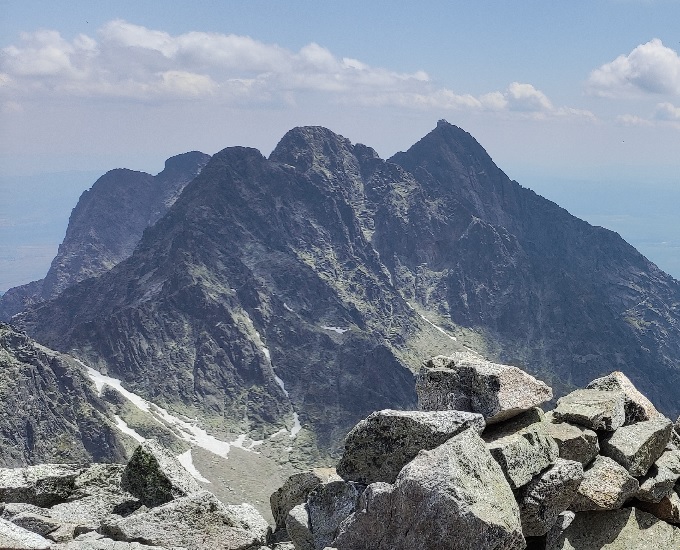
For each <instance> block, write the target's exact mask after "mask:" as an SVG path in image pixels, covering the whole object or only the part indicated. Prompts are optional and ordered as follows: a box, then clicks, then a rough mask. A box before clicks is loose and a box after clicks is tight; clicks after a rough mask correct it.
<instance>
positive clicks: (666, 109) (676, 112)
mask: <svg viewBox="0 0 680 550" xmlns="http://www.w3.org/2000/svg"><path fill="white" fill-rule="evenodd" d="M654 118H655V119H657V120H670V121H674V122H678V121H680V107H676V106H675V105H673V104H672V103H659V104H658V105H657V106H656V111H655V113H654Z"/></svg>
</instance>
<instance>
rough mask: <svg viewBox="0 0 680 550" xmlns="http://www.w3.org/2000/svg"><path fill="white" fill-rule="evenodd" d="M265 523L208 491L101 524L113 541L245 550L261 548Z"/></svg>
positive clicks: (255, 514) (247, 508) (249, 508)
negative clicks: (225, 503)
mask: <svg viewBox="0 0 680 550" xmlns="http://www.w3.org/2000/svg"><path fill="white" fill-rule="evenodd" d="M268 527H269V526H268V525H267V522H266V521H265V519H264V518H263V517H262V516H261V515H260V514H259V512H258V511H257V510H255V508H253V507H252V506H251V505H249V504H241V505H238V506H234V505H232V506H227V505H224V504H222V503H221V502H220V501H219V500H217V498H216V497H215V495H213V494H212V493H210V492H208V491H201V492H199V493H192V494H191V495H189V496H186V497H181V498H178V499H176V500H173V501H172V502H168V503H167V504H164V505H162V506H159V507H157V508H154V509H152V510H149V511H147V512H143V513H138V514H133V515H130V516H128V517H125V518H116V516H112V517H111V518H109V519H107V520H105V521H104V522H102V526H101V529H100V532H101V533H102V534H104V535H107V536H109V537H111V538H113V539H117V540H122V541H126V542H142V543H144V544H149V545H151V546H166V547H173V546H182V547H185V548H187V549H188V550H204V549H205V548H211V549H214V550H245V549H250V548H251V547H253V546H257V545H258V544H259V545H263V544H264V543H265V538H266V534H267V529H268Z"/></svg>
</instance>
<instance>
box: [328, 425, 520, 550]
mask: <svg viewBox="0 0 680 550" xmlns="http://www.w3.org/2000/svg"><path fill="white" fill-rule="evenodd" d="M462 534H464V536H462ZM333 546H334V547H335V548H337V549H338V550H369V549H370V550H413V549H415V548H427V549H428V550H444V549H446V550H459V549H464V548H465V549H470V548H488V549H498V550H500V549H503V550H515V549H520V548H524V546H525V542H524V537H523V536H522V531H521V524H520V520H519V509H518V507H517V503H516V502H515V499H514V496H513V494H512V491H511V490H510V487H509V485H508V484H507V482H506V481H505V478H504V475H503V472H502V471H501V469H500V467H499V466H498V464H497V463H496V461H495V460H494V459H493V457H492V456H491V454H490V453H489V451H488V449H487V448H486V445H485V443H484V441H483V440H482V439H481V438H480V437H479V435H478V434H477V433H476V431H475V430H474V429H468V430H465V431H464V432H462V433H461V434H458V435H456V436H454V437H453V438H451V439H450V440H449V441H447V442H446V443H443V444H442V445H440V446H439V447H437V448H435V449H433V450H431V451H421V452H420V453H419V454H418V456H417V457H416V458H415V459H414V460H412V461H411V462H410V463H409V464H407V465H406V466H405V467H404V468H403V469H402V471H401V472H400V473H399V476H398V477H397V480H396V482H395V484H394V485H389V484H387V483H374V484H372V485H370V486H369V487H368V488H367V489H366V491H365V493H364V496H363V497H362V498H361V500H360V506H359V507H358V509H357V511H356V512H355V513H354V514H352V515H351V516H349V518H347V519H346V520H345V521H344V522H343V523H342V525H341V526H340V530H339V532H338V536H337V537H336V539H335V542H334V543H333Z"/></svg>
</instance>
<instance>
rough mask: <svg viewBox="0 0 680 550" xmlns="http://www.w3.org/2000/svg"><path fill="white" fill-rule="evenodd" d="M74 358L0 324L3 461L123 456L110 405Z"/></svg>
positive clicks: (17, 463) (21, 462) (0, 460)
mask: <svg viewBox="0 0 680 550" xmlns="http://www.w3.org/2000/svg"><path fill="white" fill-rule="evenodd" d="M72 361H73V360H72V359H71V358H69V357H68V356H62V355H61V354H59V353H56V352H53V351H51V350H48V349H46V348H43V347H42V346H38V345H37V344H36V343H35V342H34V341H32V340H31V339H30V338H28V337H27V336H26V335H25V334H22V333H20V332H17V331H16V330H14V329H13V328H12V327H10V326H9V325H5V324H3V323H0V414H1V415H2V422H0V466H10V467H14V466H23V465H25V464H36V463H38V462H68V461H71V462H86V461H92V460H99V461H120V460H123V459H124V458H125V449H124V448H123V445H122V443H121V440H120V436H119V434H118V432H117V430H116V429H115V428H114V426H113V425H112V424H111V422H110V420H109V418H110V416H109V415H108V413H107V408H106V404H105V403H104V402H103V401H102V400H101V399H100V398H99V397H98V396H97V395H96V394H95V393H94V389H93V387H92V386H91V383H90V381H89V380H88V379H87V377H86V375H85V374H84V373H83V372H82V371H81V369H80V368H79V367H78V366H76V365H74V364H73V363H72Z"/></svg>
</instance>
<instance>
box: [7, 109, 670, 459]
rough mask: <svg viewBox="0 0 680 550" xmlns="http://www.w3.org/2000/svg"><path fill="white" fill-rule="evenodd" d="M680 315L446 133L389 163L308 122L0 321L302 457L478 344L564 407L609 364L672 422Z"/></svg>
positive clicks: (194, 185)
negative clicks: (98, 270)
mask: <svg viewBox="0 0 680 550" xmlns="http://www.w3.org/2000/svg"><path fill="white" fill-rule="evenodd" d="M679 316H680V286H679V283H678V282H677V281H675V280H673V279H672V278H671V277H669V276H667V275H666V274H664V273H663V272H661V271H660V270H659V269H658V268H656V266H654V265H653V264H651V263H650V262H648V261H647V260H646V259H645V258H644V257H642V256H641V255H640V254H639V253H637V252H636V251H635V250H634V249H633V248H632V247H630V246H629V245H628V244H626V243H625V242H624V241H623V240H622V239H620V237H618V235H616V234H615V233H612V232H610V231H607V230H605V229H602V228H596V227H592V226H590V225H588V224H587V223H585V222H583V221H581V220H578V219H576V218H574V217H573V216H571V215H569V214H568V213H567V212H566V211H564V210H562V209H560V208H559V207H558V206H556V205H555V204H553V203H551V202H550V201H547V200H545V199H543V198H541V197H539V196H538V195H535V194H534V193H533V192H531V191H529V190H527V189H524V188H522V187H521V186H520V185H519V184H518V183H516V182H513V181H511V180H510V179H509V178H508V177H507V176H506V175H505V174H504V173H503V172H502V171H501V170H500V169H499V168H498V167H496V166H495V165H494V164H493V161H492V160H491V159H490V157H489V156H488V154H486V152H485V151H484V149H483V148H482V147H481V146H480V145H479V144H478V143H477V142H476V141H475V140H474V138H472V137H471V136H470V135H469V134H467V133H466V132H464V131H463V130H461V129H460V128H457V127H455V126H452V125H450V124H448V123H446V122H444V121H440V123H439V124H438V125H437V127H436V128H435V129H434V130H433V131H432V132H431V133H430V134H428V135H427V136H425V137H424V138H423V139H422V140H421V141H420V142H418V143H417V144H416V145H414V146H413V147H412V148H411V149H409V150H408V151H406V152H405V153H399V154H398V155H395V156H394V157H393V158H392V159H389V160H388V161H385V160H382V159H380V158H379V157H378V155H377V154H376V153H375V151H373V150H372V149H370V148H369V147H367V146H365V145H361V144H357V145H354V144H352V143H350V142H349V140H346V139H345V138H342V137H341V136H338V135H336V134H334V133H333V132H331V131H330V130H327V129H325V128H319V127H304V128H296V129H294V130H291V131H290V132H288V133H287V134H286V136H284V137H283V139H282V140H281V142H280V143H279V144H278V146H277V147H276V149H275V150H274V151H273V152H272V154H271V155H270V157H269V158H268V159H267V158H265V157H263V156H262V155H261V154H260V153H259V152H258V151H256V150H254V149H249V148H243V147H232V148H228V149H225V150H223V151H221V152H219V153H217V154H216V155H214V156H213V157H212V158H211V160H210V162H209V163H208V164H207V165H206V166H205V168H204V169H203V170H202V171H201V173H200V174H199V176H198V177H196V178H195V179H194V180H193V181H192V182H191V183H190V184H188V185H187V186H186V187H185V188H184V191H183V192H182V194H181V196H180V197H179V198H178V199H177V201H176V202H175V203H174V205H173V206H172V207H171V208H170V209H169V211H168V212H167V214H166V215H165V216H164V217H162V218H161V219H160V220H159V221H158V222H157V223H156V224H155V225H154V226H153V227H151V228H149V229H148V230H147V231H146V232H145V233H144V235H143V237H142V239H141V241H140V242H139V244H138V246H137V247H136V249H135V250H134V252H133V254H132V255H131V256H130V257H129V258H127V259H126V260H124V261H122V262H120V263H119V264H117V265H116V266H115V267H114V268H113V269H111V270H110V271H108V272H106V273H104V274H102V275H101V276H99V277H97V278H91V279H88V280H86V281H83V282H81V283H79V284H77V285H74V286H72V287H70V288H68V289H66V290H64V291H63V292H62V293H61V294H60V295H59V296H58V297H57V298H56V299H54V300H52V301H50V302H47V303H44V304H40V305H36V306H33V307H31V308H29V309H28V310H27V311H25V312H24V313H22V314H21V315H19V316H17V317H15V318H14V321H13V322H15V323H17V324H18V325H19V326H20V327H22V328H24V329H25V330H26V331H27V332H28V333H29V334H31V335H32V336H34V337H35V338H36V339H38V341H40V342H42V343H44V344H46V345H49V346H50V347H53V348H55V349H59V350H62V351H68V352H69V353H73V354H74V355H75V356H77V357H78V358H79V359H81V360H82V361H83V362H85V363H87V364H88V365H90V366H92V367H93V368H95V369H97V370H99V371H101V372H103V373H108V374H109V375H111V376H114V377H116V378H118V379H120V380H122V381H123V383H124V384H125V385H126V387H127V388H129V389H131V390H132V391H134V392H136V393H138V394H139V395H142V396H143V397H145V398H147V399H149V400H151V401H153V402H154V403H157V404H158V405H161V406H163V407H166V408H168V409H169V410H173V411H174V412H175V413H182V414H186V415H187V416H190V417H196V416H198V417H200V418H201V419H203V421H204V422H205V425H206V426H210V427H211V428H212V429H217V430H224V429H227V430H231V431H234V432H236V433H247V434H249V435H250V436H251V437H252V438H253V439H263V438H268V437H270V436H272V435H273V434H275V433H277V431H279V430H281V429H287V430H291V429H292V427H293V426H295V425H296V422H299V423H300V425H301V426H302V430H301V431H300V432H299V433H300V437H299V439H298V440H297V441H296V445H300V446H301V448H300V449H299V451H300V453H301V454H300V459H301V460H303V461H307V462H309V461H312V462H313V461H314V460H317V459H320V458H321V457H323V456H327V455H328V454H329V453H330V454H335V455H337V453H339V452H340V449H341V439H342V437H343V435H344V433H345V432H346V431H347V429H349V427H351V426H352V425H353V424H354V423H355V422H356V421H357V420H358V419H359V418H361V417H364V416H366V415H367V414H369V413H370V412H371V411H372V410H375V409H381V408H398V409H408V408H412V407H413V405H414V404H415V402H416V399H417V398H416V394H415V393H414V391H413V384H412V379H413V372H414V371H416V370H417V368H418V366H419V365H420V364H421V362H422V361H423V360H424V359H426V358H427V357H428V356H429V355H431V354H432V353H435V354H447V355H448V354H451V353H453V352H456V351H462V350H465V349H470V348H472V349H475V350H477V351H479V352H480V353H482V355H484V356H486V357H487V358H489V359H493V360H498V361H502V362H506V363H510V364H514V365H519V366H522V367H523V368H524V369H526V370H528V371H530V372H531V373H532V374H534V375H537V376H540V377H541V378H542V379H545V380H546V381H548V382H549V384H550V385H551V386H552V387H553V388H554V389H555V391H556V393H557V394H558V395H561V394H564V393H566V392H567V391H568V390H570V389H573V388H574V387H576V386H582V385H585V384H586V383H587V382H588V381H589V380H591V379H593V378H595V377H597V376H599V375H602V374H605V373H606V372H611V371H613V370H621V371H624V372H625V373H626V374H627V375H628V376H629V377H630V378H631V379H632V380H633V381H634V382H635V384H636V385H637V386H638V387H640V388H641V389H643V390H644V391H645V392H646V393H647V394H648V395H650V396H651V397H652V399H653V400H654V402H655V403H656V405H657V406H658V407H659V408H660V409H661V410H663V411H665V412H666V413H667V414H670V415H675V414H677V413H678V412H680V410H679V409H680V405H679V403H678V397H677V392H676V390H675V388H676V387H677V383H678V381H679V380H678V373H679V371H678V364H679V360H680V334H678V333H679V332H680V319H679ZM295 452H297V451H295Z"/></svg>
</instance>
